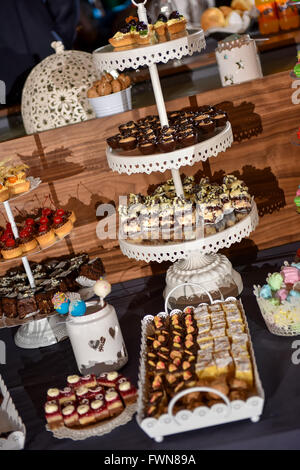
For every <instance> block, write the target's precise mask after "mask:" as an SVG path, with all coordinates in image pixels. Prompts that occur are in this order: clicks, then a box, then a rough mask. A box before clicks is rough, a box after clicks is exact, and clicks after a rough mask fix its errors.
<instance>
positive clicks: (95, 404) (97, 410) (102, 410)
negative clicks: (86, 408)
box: [90, 399, 110, 421]
mask: <svg viewBox="0 0 300 470" xmlns="http://www.w3.org/2000/svg"><path fill="white" fill-rule="evenodd" d="M90 406H91V410H92V412H93V414H94V418H95V420H96V421H102V420H103V419H107V418H109V417H110V414H109V411H108V409H107V406H106V403H105V401H104V399H95V400H93V401H91V405H90Z"/></svg>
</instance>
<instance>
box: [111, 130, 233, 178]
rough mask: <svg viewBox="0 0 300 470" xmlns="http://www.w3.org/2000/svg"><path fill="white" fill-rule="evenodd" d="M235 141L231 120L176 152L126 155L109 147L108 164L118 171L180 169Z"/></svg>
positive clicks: (150, 171) (213, 155)
mask: <svg viewBox="0 0 300 470" xmlns="http://www.w3.org/2000/svg"><path fill="white" fill-rule="evenodd" d="M232 143H233V135H232V129H231V125H230V122H227V124H226V127H225V128H224V129H223V130H222V131H221V132H219V133H218V134H217V135H215V136H214V137H211V138H210V139H207V140H205V141H204V142H200V143H199V144H196V145H192V146H190V147H185V148H183V149H179V150H175V151H174V152H166V153H156V154H153V155H142V154H138V155H136V156H126V155H122V154H121V153H119V152H118V151H116V150H113V149H111V148H110V147H107V149H106V156H107V162H108V166H109V167H110V168H111V169H112V170H113V171H117V172H118V173H127V175H131V174H133V173H147V174H148V175H149V174H150V173H152V172H153V171H160V172H161V173H164V172H165V171H166V170H174V169H179V168H180V167H182V166H186V165H189V166H192V165H194V164H195V163H196V162H199V161H202V162H204V161H206V160H207V159H208V158H210V157H216V156H217V155H218V154H219V153H220V152H225V150H226V149H227V148H228V147H230V146H231V145H232Z"/></svg>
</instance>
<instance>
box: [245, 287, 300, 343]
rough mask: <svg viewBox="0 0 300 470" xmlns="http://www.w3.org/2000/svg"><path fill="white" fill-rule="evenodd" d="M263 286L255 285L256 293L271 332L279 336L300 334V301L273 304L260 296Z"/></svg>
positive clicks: (293, 300)
mask: <svg viewBox="0 0 300 470" xmlns="http://www.w3.org/2000/svg"><path fill="white" fill-rule="evenodd" d="M260 290H261V286H254V291H253V293H254V295H255V297H256V300H257V303H258V306H259V308H260V311H261V314H262V316H263V319H264V321H265V323H266V326H267V328H268V330H269V331H270V333H272V334H274V335H277V336H297V335H300V301H299V300H296V299H292V300H291V302H287V301H284V302H282V303H281V304H280V305H273V304H272V303H271V302H269V301H268V300H266V299H263V298H262V297H260Z"/></svg>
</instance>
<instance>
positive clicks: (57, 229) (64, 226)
mask: <svg viewBox="0 0 300 470" xmlns="http://www.w3.org/2000/svg"><path fill="white" fill-rule="evenodd" d="M53 230H54V233H55V235H57V236H58V238H60V239H61V238H64V237H65V236H66V235H69V233H70V232H71V231H72V230H73V224H72V222H71V220H68V219H64V218H63V217H61V216H59V215H57V216H55V217H54V219H53Z"/></svg>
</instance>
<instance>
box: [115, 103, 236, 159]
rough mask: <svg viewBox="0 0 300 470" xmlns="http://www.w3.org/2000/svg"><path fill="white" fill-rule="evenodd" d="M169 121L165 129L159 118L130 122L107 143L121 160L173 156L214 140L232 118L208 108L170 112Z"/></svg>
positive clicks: (120, 127) (221, 111) (211, 107)
mask: <svg viewBox="0 0 300 470" xmlns="http://www.w3.org/2000/svg"><path fill="white" fill-rule="evenodd" d="M168 120H169V126H161V124H160V120H159V117H158V116H157V115H149V116H146V117H144V118H141V119H139V120H138V121H137V122H134V121H129V122H127V123H124V124H121V125H120V126H119V133H118V134H115V135H113V136H111V137H109V138H108V139H107V140H106V142H107V144H108V145H109V147H111V148H112V149H113V150H114V151H115V153H116V154H117V155H120V156H128V157H130V156H136V155H137V154H139V155H152V154H155V153H166V152H168V153H169V152H173V151H176V150H178V149H182V148H185V147H191V146H195V145H196V144H197V143H199V142H203V141H205V140H207V139H210V138H211V137H214V136H215V135H217V134H218V133H220V132H221V131H222V130H223V129H224V128H225V126H226V124H227V121H228V117H227V113H226V112H225V111H223V110H222V109H220V108H217V107H214V106H210V105H207V106H200V107H197V108H193V109H188V110H181V111H172V112H169V113H168Z"/></svg>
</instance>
